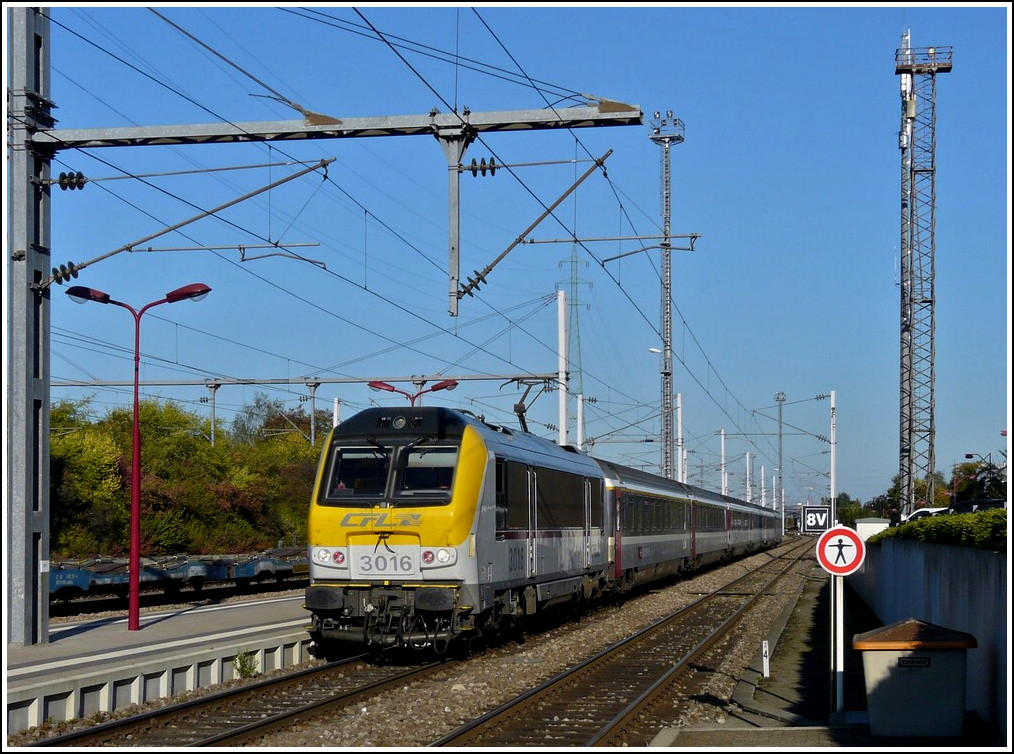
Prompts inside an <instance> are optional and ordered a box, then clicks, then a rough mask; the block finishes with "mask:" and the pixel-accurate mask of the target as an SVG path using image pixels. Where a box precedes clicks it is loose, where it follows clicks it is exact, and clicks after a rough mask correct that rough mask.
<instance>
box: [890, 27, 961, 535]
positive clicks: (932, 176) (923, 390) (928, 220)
mask: <svg viewBox="0 0 1014 754" xmlns="http://www.w3.org/2000/svg"><path fill="white" fill-rule="evenodd" d="M951 55H952V48H950V47H922V48H913V47H911V46H910V39H909V32H905V34H904V35H903V36H902V45H901V47H900V48H899V49H898V50H897V51H896V52H895V68H894V72H895V73H896V74H897V75H899V76H901V131H900V132H899V134H898V147H899V148H900V149H901V441H900V469H899V478H898V481H899V499H898V508H899V513H900V514H902V515H905V514H907V513H911V512H912V511H913V510H915V500H916V482H917V480H918V479H920V478H923V479H925V483H926V490H925V496H924V497H925V499H926V500H927V501H928V502H929V504H930V505H933V504H934V502H933V501H934V495H935V489H934V482H933V471H934V466H935V458H934V451H933V442H934V433H935V424H934V418H933V417H934V398H933V385H934V359H935V355H936V354H935V348H934V329H935V322H934V275H935V270H934V255H935V251H936V241H935V238H936V216H935V209H936V159H935V153H936V76H937V74H938V73H947V72H948V71H950V70H951Z"/></svg>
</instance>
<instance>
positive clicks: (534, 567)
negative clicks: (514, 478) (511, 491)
mask: <svg viewBox="0 0 1014 754" xmlns="http://www.w3.org/2000/svg"><path fill="white" fill-rule="evenodd" d="M538 481H539V475H538V474H537V473H536V471H535V469H533V468H532V467H531V466H529V467H528V536H527V537H526V541H527V542H528V576H529V577H534V576H537V575H538V573H539V569H538V562H539V539H538V535H539V520H538V505H537V498H538V489H537V484H538Z"/></svg>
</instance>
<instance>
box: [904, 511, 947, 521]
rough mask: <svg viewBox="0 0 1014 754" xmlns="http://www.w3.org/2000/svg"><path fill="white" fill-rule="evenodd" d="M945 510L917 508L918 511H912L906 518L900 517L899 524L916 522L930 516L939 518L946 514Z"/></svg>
mask: <svg viewBox="0 0 1014 754" xmlns="http://www.w3.org/2000/svg"><path fill="white" fill-rule="evenodd" d="M947 510H948V509H947V508H919V510H915V511H912V512H911V513H909V514H908V517H907V518H905V517H902V519H901V523H903V524H907V523H909V522H911V521H917V520H919V519H920V518H929V517H930V516H939V515H942V514H944V513H947Z"/></svg>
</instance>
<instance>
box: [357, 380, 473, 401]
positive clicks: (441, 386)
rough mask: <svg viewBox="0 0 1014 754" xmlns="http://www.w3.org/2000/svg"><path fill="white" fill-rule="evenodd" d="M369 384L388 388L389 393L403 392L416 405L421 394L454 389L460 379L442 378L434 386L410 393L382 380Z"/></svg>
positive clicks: (372, 386)
mask: <svg viewBox="0 0 1014 754" xmlns="http://www.w3.org/2000/svg"><path fill="white" fill-rule="evenodd" d="M369 386H370V390H386V391H387V392H389V393H401V394H402V395H404V396H405V397H406V398H408V402H409V405H412V406H414V405H415V402H416V400H417V399H418V398H419V396H421V395H425V394H426V393H435V392H436V391H438V390H454V388H456V387H457V386H458V381H457V380H441V381H440V382H438V383H437V384H436V385H434V386H433V387H428V388H426V389H425V390H420V391H419V392H417V393H409V392H407V391H405V390H400V389H398V388H396V387H395V386H394V385H392V384H390V383H388V382H381V381H380V380H373V381H372V382H370V383H369Z"/></svg>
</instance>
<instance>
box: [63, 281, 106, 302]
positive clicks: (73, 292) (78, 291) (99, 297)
mask: <svg viewBox="0 0 1014 754" xmlns="http://www.w3.org/2000/svg"><path fill="white" fill-rule="evenodd" d="M67 295H68V296H70V298H71V300H72V301H73V302H74V303H75V304H85V303H88V302H89V301H95V302H96V303H99V304H108V303H109V294H108V293H103V292H102V291H97V290H95V289H94V288H88V287H86V286H83V285H75V286H71V287H70V288H68V289H67Z"/></svg>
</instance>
